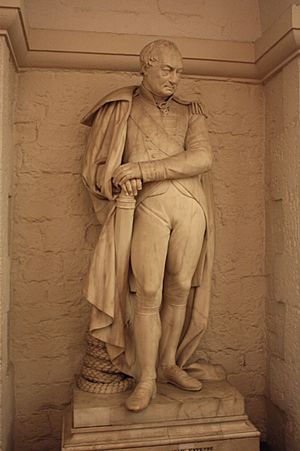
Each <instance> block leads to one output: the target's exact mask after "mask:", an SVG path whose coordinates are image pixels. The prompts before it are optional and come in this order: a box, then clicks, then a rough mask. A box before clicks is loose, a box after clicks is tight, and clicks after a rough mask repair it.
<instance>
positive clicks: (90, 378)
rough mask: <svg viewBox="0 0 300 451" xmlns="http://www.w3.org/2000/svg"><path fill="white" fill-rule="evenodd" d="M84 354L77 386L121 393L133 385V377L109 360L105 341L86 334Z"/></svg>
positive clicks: (99, 391) (90, 391)
mask: <svg viewBox="0 0 300 451" xmlns="http://www.w3.org/2000/svg"><path fill="white" fill-rule="evenodd" d="M86 341H87V349H86V355H85V357H84V359H83V366H82V369H81V375H80V376H79V377H78V379H77V386H78V388H80V389H81V390H83V391H86V392H89V393H121V392H123V391H126V390H129V389H130V388H132V387H133V385H134V379H133V378H131V377H129V376H126V374H123V373H121V372H120V371H119V370H118V368H117V367H116V366H115V365H114V364H113V363H112V362H111V360H110V358H109V355H108V352H107V349H106V345H105V343H103V342H102V341H100V340H98V339H97V338H95V337H93V336H92V335H91V334H88V335H87V339H86Z"/></svg>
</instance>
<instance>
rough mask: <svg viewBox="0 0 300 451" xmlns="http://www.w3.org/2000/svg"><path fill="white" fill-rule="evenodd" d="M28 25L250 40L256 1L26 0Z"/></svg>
mask: <svg viewBox="0 0 300 451" xmlns="http://www.w3.org/2000/svg"><path fill="white" fill-rule="evenodd" d="M25 6H26V11H27V14H28V19H29V24H30V26H32V27H33V28H46V29H47V28H52V29H55V30H81V31H84V30H88V31H98V32H108V33H129V34H138V35H153V36H156V35H162V36H177V37H190V38H203V39H229V40H234V41H253V40H255V39H256V38H257V37H258V36H259V35H260V21H259V10H258V3H257V0H226V1H224V0H197V1H195V0H126V2H124V1H123V2H122V1H120V0H51V2H49V0H26V5H25Z"/></svg>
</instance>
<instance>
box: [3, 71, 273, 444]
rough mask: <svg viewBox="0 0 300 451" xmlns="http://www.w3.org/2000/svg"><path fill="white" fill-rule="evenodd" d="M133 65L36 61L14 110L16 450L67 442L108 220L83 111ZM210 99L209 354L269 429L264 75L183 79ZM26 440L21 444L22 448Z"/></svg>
mask: <svg viewBox="0 0 300 451" xmlns="http://www.w3.org/2000/svg"><path fill="white" fill-rule="evenodd" d="M139 81H140V77H139V76H137V75H132V74H129V73H108V72H107V73H105V72H100V71H99V72H97V71H93V72H84V71H81V72H76V71H48V70H44V71H43V70H41V71H38V70H29V71H27V72H23V73H22V74H21V76H20V85H19V93H18V107H17V119H16V139H17V146H16V152H17V164H16V170H15V173H16V177H15V216H14V223H15V225H14V227H15V235H14V267H13V285H14V308H13V318H12V334H11V335H12V341H13V353H14V365H15V382H16V412H17V415H16V450H18V451H19V450H20V449H22V451H46V450H48V451H56V450H58V449H59V442H60V429H61V418H62V412H63V409H64V408H65V406H66V404H67V403H68V402H69V401H70V398H71V388H72V383H73V375H74V374H75V373H76V372H78V371H79V368H80V361H81V358H82V355H83V352H84V335H85V332H86V330H87V326H88V318H89V307H88V305H87V302H85V301H84V300H83V298H82V295H81V289H82V284H83V278H84V275H85V274H86V271H87V268H88V262H89V259H90V257H91V253H92V250H93V248H94V246H95V242H96V239H97V235H98V233H99V228H98V226H97V221H96V219H95V216H94V214H93V211H92V208H91V203H90V199H89V197H88V195H87V193H86V192H85V190H84V188H83V185H82V183H81V179H80V166H81V162H80V161H81V156H82V153H83V151H84V145H85V140H86V135H87V131H88V130H87V129H86V128H85V127H83V126H81V125H80V124H79V120H80V117H81V116H82V115H83V114H84V113H85V112H87V110H88V109H89V108H90V107H91V106H92V105H93V104H94V103H95V102H96V100H97V99H99V98H101V96H102V95H104V94H105V93H107V92H109V91H111V90H113V89H114V88H117V87H121V86H126V85H132V84H135V83H138V82H139ZM179 93H181V95H182V96H188V95H189V96H190V94H191V93H194V94H195V95H196V96H198V97H199V98H200V99H201V100H202V102H203V103H204V104H205V105H206V108H207V110H208V116H209V119H208V124H209V129H210V132H211V139H212V144H213V148H214V154H215V165H214V182H215V187H214V191H215V199H216V226H217V227H216V232H217V251H216V264H215V275H214V295H213V299H212V307H211V316H210V318H211V319H210V324H209V328H208V332H207V336H206V338H205V341H204V343H203V347H202V349H201V351H199V353H200V355H203V354H204V355H205V356H207V357H208V358H210V359H212V361H213V362H216V363H221V364H222V365H224V367H225V369H226V371H227V373H228V375H229V380H230V381H231V382H232V383H234V384H235V385H236V386H237V388H239V389H240V390H241V392H242V393H243V394H244V395H245V396H246V399H247V406H248V411H249V413H250V416H251V418H252V420H253V421H254V422H255V423H256V424H257V426H258V427H259V428H260V429H261V430H264V402H263V393H264V385H265V379H264V373H265V371H264V370H265V368H264V365H265V349H264V339H265V337H264V296H265V278H264V136H263V126H264V124H263V114H264V109H263V93H262V87H261V86H258V85H250V84H249V85H248V84H239V83H231V82H218V81H210V80H201V79H192V78H189V79H184V80H183V81H182V85H181V87H180V92H179ZM20 447H21V448H20Z"/></svg>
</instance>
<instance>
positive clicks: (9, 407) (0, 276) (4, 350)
mask: <svg viewBox="0 0 300 451" xmlns="http://www.w3.org/2000/svg"><path fill="white" fill-rule="evenodd" d="M16 81H17V76H16V71H15V68H14V66H13V63H12V61H11V60H10V55H9V50H8V47H7V45H6V41H5V38H4V37H0V249H1V253H0V324H1V349H0V391H1V402H0V406H1V407H0V408H1V410H0V417H1V418H0V421H1V431H0V449H1V450H5V451H6V450H8V449H10V446H11V439H12V423H13V408H14V407H13V386H12V368H11V363H10V355H9V343H8V334H9V311H10V302H11V300H10V268H11V257H10V254H11V249H10V246H11V242H10V223H11V217H10V210H11V209H10V196H11V193H12V169H13V155H14V147H13V139H12V130H13V107H14V104H15V91H16Z"/></svg>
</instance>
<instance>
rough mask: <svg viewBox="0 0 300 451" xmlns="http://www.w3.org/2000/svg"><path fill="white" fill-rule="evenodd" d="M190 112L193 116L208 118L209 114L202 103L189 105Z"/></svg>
mask: <svg viewBox="0 0 300 451" xmlns="http://www.w3.org/2000/svg"><path fill="white" fill-rule="evenodd" d="M189 111H190V113H191V114H202V116H204V117H206V118H207V114H206V112H205V111H204V108H203V106H202V105H201V103H200V102H191V103H190V105H189Z"/></svg>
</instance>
